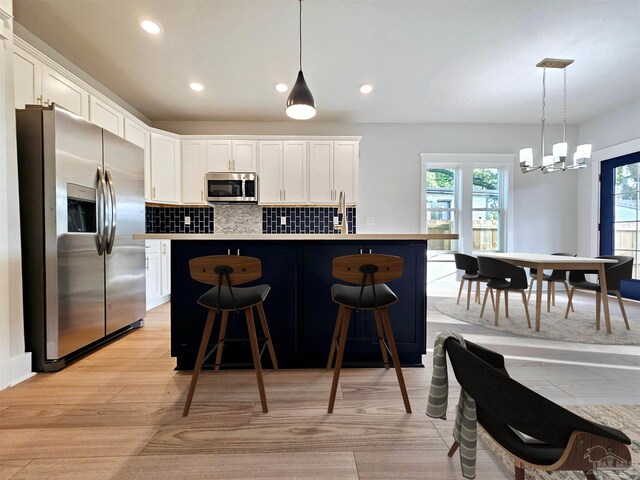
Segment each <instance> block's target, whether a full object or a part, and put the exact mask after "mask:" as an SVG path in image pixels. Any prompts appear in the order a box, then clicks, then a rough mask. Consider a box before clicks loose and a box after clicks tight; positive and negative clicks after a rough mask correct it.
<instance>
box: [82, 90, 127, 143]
mask: <svg viewBox="0 0 640 480" xmlns="http://www.w3.org/2000/svg"><path fill="white" fill-rule="evenodd" d="M89 121H90V122H91V123H95V124H96V125H98V126H99V127H102V128H104V129H105V130H109V131H110V132H111V133H115V134H116V135H118V136H120V137H122V136H123V132H122V130H123V121H124V115H122V114H121V113H120V112H118V111H117V110H116V109H115V108H113V107H110V106H109V105H107V104H106V103H104V102H103V101H101V100H99V99H97V98H96V97H94V96H93V95H90V98H89Z"/></svg>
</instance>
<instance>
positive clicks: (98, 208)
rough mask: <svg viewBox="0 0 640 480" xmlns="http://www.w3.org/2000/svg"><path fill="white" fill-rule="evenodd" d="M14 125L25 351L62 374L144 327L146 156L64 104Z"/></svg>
mask: <svg viewBox="0 0 640 480" xmlns="http://www.w3.org/2000/svg"><path fill="white" fill-rule="evenodd" d="M16 126H17V139H18V172H19V190H20V218H21V236H22V264H23V268H22V270H23V293H24V310H25V340H26V347H27V350H28V351H31V352H32V356H33V366H34V369H35V370H37V371H55V370H59V369H60V368H62V367H64V365H65V363H66V361H68V360H69V359H70V358H72V357H74V356H76V355H78V354H80V353H82V352H83V351H86V350H87V347H92V346H95V345H97V344H99V343H100V342H101V341H104V340H105V339H108V338H110V337H111V336H114V334H115V333H116V332H118V333H119V332H124V331H126V330H128V329H129V328H133V327H135V326H141V325H142V321H141V319H142V318H143V317H144V316H145V262H144V241H142V240H133V239H132V237H131V236H132V234H133V233H140V232H144V228H145V210H144V152H143V150H142V149H140V148H139V147H137V146H135V145H133V144H131V143H129V142H127V141H126V140H124V139H122V138H120V137H118V136H116V135H113V134H112V133H110V132H108V131H106V130H103V129H102V128H100V127H98V126H96V125H93V124H91V123H89V122H88V121H86V120H84V119H83V118H81V117H79V116H77V115H75V114H73V113H71V112H68V111H67V110H65V109H63V108H61V107H58V106H56V105H53V106H51V107H40V106H27V107H26V109H24V110H17V111H16Z"/></svg>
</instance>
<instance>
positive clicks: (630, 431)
mask: <svg viewBox="0 0 640 480" xmlns="http://www.w3.org/2000/svg"><path fill="white" fill-rule="evenodd" d="M566 408H567V409H568V410H571V411H572V412H575V413H576V414H578V415H580V416H582V417H585V418H588V419H589V420H593V421H595V422H598V423H602V424H604V425H608V426H610V427H614V428H617V429H619V430H622V431H623V432H624V433H625V434H626V435H627V436H628V437H629V438H630V439H631V445H630V446H629V450H630V451H631V462H632V463H631V467H630V468H627V469H625V470H601V471H596V472H595V476H596V478H597V479H599V480H640V469H639V468H638V467H639V465H638V462H640V406H638V405H626V406H618V405H615V406H610V405H589V406H584V405H581V406H568V407H566ZM478 431H479V432H480V438H481V439H482V440H483V441H484V442H485V443H486V445H487V446H488V447H489V449H490V450H491V453H493V454H494V455H495V456H496V458H497V459H498V460H500V462H501V463H502V465H503V466H504V468H505V469H506V471H507V472H508V473H509V474H510V475H513V472H514V466H513V460H512V459H511V457H510V456H509V455H507V454H506V453H504V450H503V449H502V448H501V447H499V446H498V445H497V444H496V443H495V442H494V441H493V440H492V439H491V437H489V435H487V433H486V432H485V431H484V430H483V429H478ZM525 479H526V480H552V479H553V480H556V479H557V480H584V479H585V476H584V474H583V473H582V472H543V471H539V470H533V469H531V468H526V469H525Z"/></svg>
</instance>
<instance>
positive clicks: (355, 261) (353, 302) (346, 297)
mask: <svg viewBox="0 0 640 480" xmlns="http://www.w3.org/2000/svg"><path fill="white" fill-rule="evenodd" d="M402 262H403V260H402V257H396V256H392V255H380V254H364V255H363V254H361V255H347V256H343V257H336V258H334V259H333V262H332V266H333V272H332V273H333V276H334V277H335V278H337V279H339V280H342V281H344V282H349V283H352V284H355V285H357V286H352V285H343V284H339V283H335V284H333V285H332V286H331V298H332V300H333V301H334V302H335V303H337V304H338V305H339V307H338V317H337V318H336V325H335V328H334V330H333V339H332V341H331V350H330V352H329V360H328V361H327V369H331V365H332V363H333V358H334V356H335V354H336V350H337V358H336V363H335V370H334V372H333V384H332V385H331V395H330V397H329V408H328V409H327V413H333V405H334V403H335V400H336V392H337V389H338V381H339V379H340V368H341V366H342V358H343V356H344V348H345V344H346V341H347V331H348V329H349V320H350V318H351V313H352V312H353V311H358V310H373V316H374V318H375V322H376V327H377V330H378V342H379V343H380V351H381V352H382V360H383V362H384V364H385V368H389V359H388V356H387V352H389V353H391V358H392V360H393V366H394V368H395V370H396V375H397V377H398V384H399V385H400V392H401V393H402V400H403V401H404V408H405V410H406V412H407V413H411V405H410V403H409V396H408V395H407V388H406V386H405V383H404V377H403V376H402V368H401V366H400V360H399V358H398V350H397V348H396V342H395V340H394V338H393V330H392V329H391V323H390V322H389V312H388V311H387V307H388V306H389V305H391V304H393V303H395V302H397V301H398V297H397V296H396V295H395V293H393V291H392V290H391V289H390V288H389V287H388V286H387V285H385V284H384V283H383V282H389V281H391V280H395V279H396V278H400V277H401V276H402ZM383 328H384V333H383ZM338 333H339V337H338ZM385 335H386V340H385Z"/></svg>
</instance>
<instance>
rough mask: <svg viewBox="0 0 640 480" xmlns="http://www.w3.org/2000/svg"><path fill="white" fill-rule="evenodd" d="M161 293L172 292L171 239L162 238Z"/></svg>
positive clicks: (163, 294)
mask: <svg viewBox="0 0 640 480" xmlns="http://www.w3.org/2000/svg"><path fill="white" fill-rule="evenodd" d="M160 280H161V283H160V293H161V294H162V296H163V297H164V296H166V295H170V294H171V241H170V240H160Z"/></svg>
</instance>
